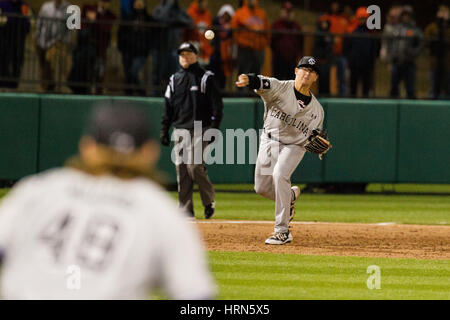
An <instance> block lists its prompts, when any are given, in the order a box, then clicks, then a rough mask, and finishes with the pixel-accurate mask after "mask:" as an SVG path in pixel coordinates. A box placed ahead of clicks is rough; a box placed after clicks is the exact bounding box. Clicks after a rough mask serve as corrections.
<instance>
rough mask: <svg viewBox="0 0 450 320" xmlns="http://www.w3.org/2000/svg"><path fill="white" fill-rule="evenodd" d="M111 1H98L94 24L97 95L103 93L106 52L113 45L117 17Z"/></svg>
mask: <svg viewBox="0 0 450 320" xmlns="http://www.w3.org/2000/svg"><path fill="white" fill-rule="evenodd" d="M110 7H111V0H98V1H97V6H96V8H95V9H96V19H95V22H94V23H93V24H92V26H91V27H92V28H93V35H94V38H95V43H96V52H97V57H96V61H95V79H94V81H95V87H96V88H95V93H96V94H102V93H103V78H104V75H105V66H106V51H107V50H108V47H109V45H110V43H111V29H112V26H113V23H114V20H116V15H115V14H114V13H113V12H112V11H111V10H110Z"/></svg>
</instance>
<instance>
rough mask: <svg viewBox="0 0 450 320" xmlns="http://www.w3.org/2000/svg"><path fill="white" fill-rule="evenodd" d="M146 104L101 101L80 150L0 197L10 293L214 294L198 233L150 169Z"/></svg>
mask: <svg viewBox="0 0 450 320" xmlns="http://www.w3.org/2000/svg"><path fill="white" fill-rule="evenodd" d="M148 123H149V121H148V118H147V117H146V114H145V113H144V112H143V111H142V110H140V109H134V108H131V107H124V106H120V107H106V106H99V107H98V108H97V109H96V110H95V112H94V113H93V116H92V118H91V121H90V124H89V126H88V129H87V131H86V133H85V135H84V136H83V137H82V139H81V141H80V144H79V150H80V155H79V157H76V158H73V159H71V160H69V162H68V163H67V166H66V167H65V168H62V169H54V170H51V171H48V172H45V173H42V174H38V175H35V176H32V177H28V178H26V179H24V180H23V181H21V182H20V183H19V184H18V185H17V186H16V187H15V188H14V189H13V190H12V191H11V193H10V194H9V195H8V196H7V197H6V199H5V200H4V201H2V203H1V206H0V248H1V249H2V252H3V266H2V270H1V271H2V274H1V279H0V283H1V287H0V288H1V293H0V294H1V296H2V298H6V299H143V298H146V297H147V296H148V295H149V293H150V290H151V289H152V288H154V287H155V286H157V287H161V288H162V289H164V290H165V291H166V293H167V295H168V297H169V298H173V299H210V298H213V297H214V294H215V286H214V283H213V281H212V277H211V275H210V273H209V270H208V267H207V263H206V259H205V256H204V253H203V248H202V244H201V242H200V239H199V236H198V234H197V233H196V231H195V230H194V226H193V225H191V224H190V223H189V222H188V221H187V220H186V217H185V216H184V215H183V213H182V212H181V211H180V210H179V209H178V208H177V206H176V204H175V203H173V202H172V200H171V199H170V197H169V196H168V195H167V194H166V193H165V192H164V191H163V189H161V188H160V187H159V186H158V185H157V184H156V183H154V182H152V181H151V180H150V179H149V178H151V176H152V169H153V168H154V166H155V164H156V162H157V160H158V158H159V146H158V144H157V143H156V142H154V141H152V140H150V139H149V130H150V128H149V127H148Z"/></svg>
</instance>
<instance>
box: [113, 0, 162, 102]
mask: <svg viewBox="0 0 450 320" xmlns="http://www.w3.org/2000/svg"><path fill="white" fill-rule="evenodd" d="M154 22H155V19H153V17H152V16H150V15H149V14H148V13H147V9H146V7H145V2H144V0H135V1H134V4H133V11H132V12H131V14H130V15H129V18H128V19H127V20H124V24H123V25H121V26H120V28H119V32H118V36H117V46H118V48H119V51H120V52H121V53H122V63H123V69H124V72H125V81H126V89H125V93H126V94H127V95H134V94H135V95H141V96H144V95H146V92H145V87H144V86H143V85H142V84H141V81H140V80H139V73H140V71H141V70H142V68H143V67H144V66H145V63H146V61H147V58H148V55H149V53H150V50H151V49H152V48H153V46H154V41H155V38H157V35H156V29H155V28H154V27H153V26H151V25H149V24H152V23H154Z"/></svg>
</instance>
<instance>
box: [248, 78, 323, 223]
mask: <svg viewBox="0 0 450 320" xmlns="http://www.w3.org/2000/svg"><path fill="white" fill-rule="evenodd" d="M258 77H259V79H260V81H261V84H260V88H259V89H258V90H255V92H256V93H257V94H258V95H260V96H261V98H262V99H263V101H264V132H263V133H262V135H261V142H260V146H259V152H258V159H257V160H256V168H255V191H256V192H257V193H258V194H261V195H262V196H264V197H266V198H269V199H272V200H275V232H287V231H289V219H290V217H289V214H290V204H291V180H290V179H291V175H292V173H293V172H294V170H295V169H296V168H297V166H298V164H299V163H300V161H301V160H302V158H303V156H304V154H305V152H306V150H305V148H304V145H305V144H306V143H307V139H308V137H309V136H310V135H311V133H312V130H314V129H317V128H322V126H323V119H324V111H323V108H322V106H321V104H320V103H319V101H318V100H317V99H316V97H315V96H314V95H313V94H312V93H311V101H310V102H309V103H308V104H307V105H305V104H304V103H303V101H301V100H298V99H297V96H296V94H295V91H294V90H295V88H294V80H289V81H280V80H278V79H275V78H269V77H264V76H258Z"/></svg>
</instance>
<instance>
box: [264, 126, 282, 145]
mask: <svg viewBox="0 0 450 320" xmlns="http://www.w3.org/2000/svg"><path fill="white" fill-rule="evenodd" d="M264 133H265V134H266V135H267V137H268V138H269V139H271V140H274V141H277V142H280V141H279V140H278V139H275V138H274V137H272V135H271V134H270V132H267V131H266V128H264Z"/></svg>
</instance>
